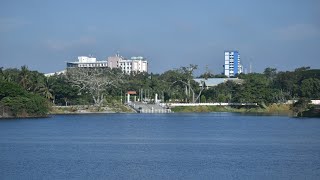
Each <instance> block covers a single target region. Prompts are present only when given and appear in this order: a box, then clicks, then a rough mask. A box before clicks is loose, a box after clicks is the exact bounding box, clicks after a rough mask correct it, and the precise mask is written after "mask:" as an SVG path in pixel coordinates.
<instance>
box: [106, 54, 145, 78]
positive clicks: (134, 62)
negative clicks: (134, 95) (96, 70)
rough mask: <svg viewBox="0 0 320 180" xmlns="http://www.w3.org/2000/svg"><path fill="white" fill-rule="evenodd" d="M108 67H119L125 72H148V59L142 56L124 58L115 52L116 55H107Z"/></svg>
mask: <svg viewBox="0 0 320 180" xmlns="http://www.w3.org/2000/svg"><path fill="white" fill-rule="evenodd" d="M108 67H110V68H120V69H121V70H122V71H123V72H125V73H127V74H130V73H131V72H148V61H147V60H146V59H145V58H144V57H142V56H138V57H131V58H130V59H125V58H124V57H122V56H120V55H119V54H116V56H112V57H108Z"/></svg>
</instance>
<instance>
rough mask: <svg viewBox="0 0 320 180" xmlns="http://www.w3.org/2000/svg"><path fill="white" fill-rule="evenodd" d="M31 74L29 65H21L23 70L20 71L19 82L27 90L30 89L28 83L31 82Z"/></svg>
mask: <svg viewBox="0 0 320 180" xmlns="http://www.w3.org/2000/svg"><path fill="white" fill-rule="evenodd" d="M29 76H30V71H29V69H28V67H27V66H25V65H24V66H21V71H20V73H19V83H20V85H21V86H22V87H23V88H24V89H26V90H28V85H29V84H30V79H29Z"/></svg>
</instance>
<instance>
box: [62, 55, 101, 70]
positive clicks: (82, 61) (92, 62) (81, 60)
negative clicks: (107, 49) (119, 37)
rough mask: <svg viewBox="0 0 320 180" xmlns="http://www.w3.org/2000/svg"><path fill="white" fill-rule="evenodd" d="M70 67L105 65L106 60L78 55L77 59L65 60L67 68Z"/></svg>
mask: <svg viewBox="0 0 320 180" xmlns="http://www.w3.org/2000/svg"><path fill="white" fill-rule="evenodd" d="M72 67H107V61H97V59H96V58H94V57H87V56H79V57H78V61H75V62H67V68H72Z"/></svg>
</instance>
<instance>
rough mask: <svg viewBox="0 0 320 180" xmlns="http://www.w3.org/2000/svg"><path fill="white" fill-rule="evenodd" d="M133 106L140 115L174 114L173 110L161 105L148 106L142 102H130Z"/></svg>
mask: <svg viewBox="0 0 320 180" xmlns="http://www.w3.org/2000/svg"><path fill="white" fill-rule="evenodd" d="M129 106H131V107H132V108H133V109H134V110H135V111H137V112H138V113H172V112H171V109H169V108H166V107H164V106H161V105H159V104H147V103H142V102H130V103H129Z"/></svg>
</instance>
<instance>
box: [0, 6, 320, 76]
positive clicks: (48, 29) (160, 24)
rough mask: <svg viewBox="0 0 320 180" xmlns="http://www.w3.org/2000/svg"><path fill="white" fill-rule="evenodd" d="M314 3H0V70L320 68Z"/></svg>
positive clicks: (319, 18)
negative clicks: (135, 65)
mask: <svg viewBox="0 0 320 180" xmlns="http://www.w3.org/2000/svg"><path fill="white" fill-rule="evenodd" d="M319 9H320V1H319V0H277V1H276V0H271V1H266V0H241V1H240V0H153V1H152V0H101V1H100V0H28V1H26V0H0V67H4V68H20V67H21V66H23V65H27V66H28V67H29V69H32V70H38V71H40V72H43V73H49V72H56V71H61V70H63V69H65V67H66V62H67V61H75V60H77V57H78V56H88V55H92V56H94V57H96V58H97V59H98V60H106V59H107V57H108V56H112V55H114V54H116V53H117V51H119V52H120V54H121V55H122V56H124V57H128V58H129V57H131V56H144V57H146V58H147V59H148V63H149V71H150V72H153V73H162V72H164V71H167V70H170V69H175V68H179V67H181V66H189V64H196V65H198V72H200V73H203V72H205V71H206V67H207V69H208V70H209V71H210V72H211V73H214V74H220V73H221V72H222V71H223V67H222V65H223V64H224V51H226V50H238V51H239V53H240V54H241V62H242V64H243V65H244V68H245V69H246V70H247V72H249V64H251V66H252V72H263V70H264V69H265V68H267V67H273V68H277V69H278V70H279V71H287V70H294V69H295V68H298V67H302V66H310V67H311V68H320V59H319V52H320V10H319Z"/></svg>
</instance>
